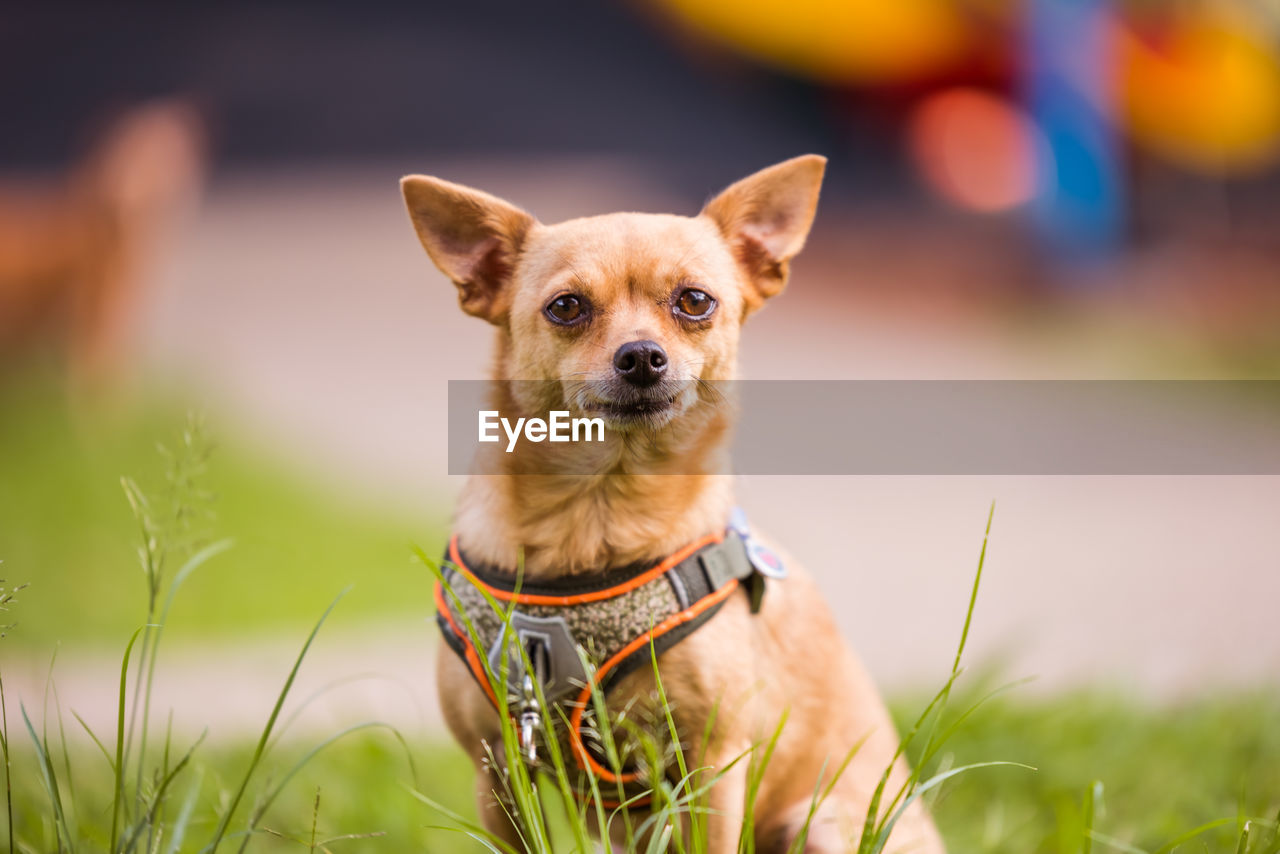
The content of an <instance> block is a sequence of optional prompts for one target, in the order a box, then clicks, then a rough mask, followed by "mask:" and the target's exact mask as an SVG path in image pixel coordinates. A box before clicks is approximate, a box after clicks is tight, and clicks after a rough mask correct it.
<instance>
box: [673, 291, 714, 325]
mask: <svg viewBox="0 0 1280 854" xmlns="http://www.w3.org/2000/svg"><path fill="white" fill-rule="evenodd" d="M715 307H716V301H715V299H714V298H713V297H712V296H711V294H709V293H707V292H706V291H700V290H698V289H697V288H685V290H684V291H683V292H681V294H680V296H679V297H677V298H676V311H678V312H680V313H681V314H683V315H684V316H685V317H695V318H703V317H708V316H709V315H710V314H711V312H712V311H713V310H714V309H715Z"/></svg>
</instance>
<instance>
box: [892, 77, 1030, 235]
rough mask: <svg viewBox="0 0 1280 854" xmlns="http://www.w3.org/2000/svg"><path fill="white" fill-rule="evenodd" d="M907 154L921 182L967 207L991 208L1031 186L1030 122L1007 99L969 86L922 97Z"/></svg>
mask: <svg viewBox="0 0 1280 854" xmlns="http://www.w3.org/2000/svg"><path fill="white" fill-rule="evenodd" d="M908 134H909V138H910V145H911V153H912V156H913V157H914V159H915V162H916V165H917V168H918V169H919V172H920V175H921V177H922V178H923V179H924V181H925V183H926V184H927V185H928V186H929V188H930V189H932V190H933V191H934V192H936V193H937V194H938V195H939V196H941V197H942V198H944V199H946V200H947V201H949V202H951V203H952V204H955V205H958V206H959V207H962V208H966V209H968V210H973V211H979V212H986V213H994V212H998V211H1004V210H1009V209H1011V208H1014V207H1017V206H1019V205H1021V204H1024V203H1025V202H1027V201H1029V200H1030V198H1031V196H1032V193H1033V192H1034V191H1035V159H1034V151H1033V145H1032V143H1033V139H1034V134H1033V128H1032V125H1031V122H1030V121H1029V120H1028V119H1027V117H1026V116H1025V115H1024V114H1023V112H1022V111H1021V110H1019V109H1018V108H1017V107H1016V106H1015V105H1013V104H1012V103H1010V102H1009V101H1008V100H1006V99H1004V98H1002V97H1000V96H998V95H995V94H991V93H989V92H984V91H982V90H979V89H972V88H953V89H948V90H945V91H943V92H939V93H938V94H936V95H930V96H929V97H927V98H925V99H924V100H923V101H922V102H921V103H920V105H919V106H918V107H917V108H916V109H915V111H914V112H913V114H912V116H911V121H910V126H909V131H908Z"/></svg>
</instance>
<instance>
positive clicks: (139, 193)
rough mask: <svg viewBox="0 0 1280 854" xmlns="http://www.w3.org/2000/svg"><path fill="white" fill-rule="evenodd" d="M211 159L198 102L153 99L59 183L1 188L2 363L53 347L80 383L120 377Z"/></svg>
mask: <svg viewBox="0 0 1280 854" xmlns="http://www.w3.org/2000/svg"><path fill="white" fill-rule="evenodd" d="M204 149H205V142H204V129H203V122H202V121H201V120H200V118H199V115H198V114H197V112H196V110H195V109H194V108H193V107H192V106H191V105H190V104H189V103H187V102H186V101H183V100H178V99H173V100H159V101H152V102H148V103H145V104H140V105H137V106H135V107H133V108H132V109H130V110H128V111H126V112H125V113H124V114H123V115H121V116H120V117H119V118H118V119H116V121H114V122H112V123H111V124H110V125H109V126H108V127H107V128H106V129H105V131H104V132H103V133H102V134H101V135H99V137H98V138H97V139H96V141H95V142H94V144H93V146H92V147H91V150H90V151H89V152H88V153H87V154H86V155H85V156H84V158H83V159H82V160H81V162H80V163H78V164H76V165H75V166H74V167H73V168H71V169H69V170H68V171H67V173H66V174H65V175H63V176H60V177H59V179H58V180H56V181H53V182H48V183H45V184H42V185H40V186H34V187H31V186H23V187H19V186H6V187H0V361H4V362H6V363H11V362H14V361H16V359H17V357H18V356H19V355H27V354H30V353H32V352H33V351H36V352H38V351H40V350H42V349H45V348H47V347H48V346H49V345H50V344H53V345H54V347H55V348H58V349H62V350H64V351H65V358H66V362H67V367H68V370H69V373H70V374H71V376H72V378H73V379H74V380H75V381H77V382H78V383H82V384H87V385H91V386H92V385H98V384H100V383H102V382H104V381H107V380H109V379H111V378H112V377H113V375H115V374H116V373H117V372H118V371H119V369H120V367H121V362H122V360H123V358H124V356H125V350H126V344H127V340H128V337H129V332H130V328H129V327H130V324H131V321H132V319H133V315H134V314H135V312H136V309H137V305H138V302H139V298H140V296H141V295H140V285H141V281H142V279H143V278H144V277H145V274H146V272H147V265H148V263H149V262H151V261H152V260H153V257H154V256H155V254H156V253H157V250H158V247H159V244H160V243H161V242H162V239H163V237H164V236H165V234H166V231H167V230H168V229H169V228H170V227H171V226H172V222H171V220H172V219H173V218H174V217H175V215H176V214H177V213H179V212H180V211H181V210H182V209H183V208H184V207H187V206H188V205H189V203H190V202H191V200H192V199H193V198H194V197H195V195H196V194H197V192H198V190H199V187H200V184H201V183H202V179H203V173H204Z"/></svg>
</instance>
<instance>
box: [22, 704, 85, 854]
mask: <svg viewBox="0 0 1280 854" xmlns="http://www.w3.org/2000/svg"><path fill="white" fill-rule="evenodd" d="M19 708H20V709H21V710H22V722H23V723H25V724H26V726H27V733H28V734H29V735H30V736H31V742H32V744H34V745H35V748H36V759H37V760H38V762H39V765H40V777H41V779H42V781H43V782H44V787H45V791H46V792H47V793H48V795H49V802H50V803H51V804H52V806H53V818H54V829H55V833H56V834H57V837H58V850H59V851H61V850H62V849H63V843H64V842H65V843H66V850H67V851H70V852H73V854H74V852H75V839H73V838H72V836H71V829H70V828H69V827H68V826H67V817H66V814H65V813H64V812H63V810H62V795H61V793H60V792H59V791H58V777H57V773H56V772H55V771H54V770H53V761H52V759H51V757H50V756H49V750H48V745H46V744H44V743H43V742H42V741H41V740H40V736H38V735H37V734H36V728H35V727H34V726H32V724H31V718H30V717H28V716H27V708H26V706H23V705H21V704H19Z"/></svg>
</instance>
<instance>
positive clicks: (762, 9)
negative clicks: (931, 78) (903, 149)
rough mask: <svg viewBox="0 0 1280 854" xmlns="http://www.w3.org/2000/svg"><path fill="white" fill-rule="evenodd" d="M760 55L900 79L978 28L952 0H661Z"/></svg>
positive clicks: (963, 50)
mask: <svg viewBox="0 0 1280 854" xmlns="http://www.w3.org/2000/svg"><path fill="white" fill-rule="evenodd" d="M658 3H659V5H661V6H663V7H665V8H666V9H668V10H669V11H670V12H672V13H674V14H675V16H676V17H677V18H678V19H680V20H682V21H683V22H684V23H686V24H687V25H689V26H692V27H693V28H694V29H696V30H699V31H701V32H703V33H705V34H707V35H709V36H711V37H713V38H715V39H716V40H718V41H720V42H723V43H725V44H728V45H730V46H731V47H733V48H735V49H736V50H738V51H740V52H742V53H744V54H747V55H748V56H751V57H753V58H755V59H757V60H760V61H763V62H766V63H769V64H771V65H775V66H778V67H781V68H784V69H786V70H788V71H790V72H792V73H796V74H802V75H805V76H808V77H813V78H817V79H820V80H823V81H826V82H829V83H852V82H862V81H872V82H890V81H893V82H898V81H903V80H909V79H913V78H917V77H923V76H926V75H930V74H935V73H938V72H941V71H944V70H946V69H947V68H949V67H951V66H952V65H953V64H955V63H956V62H958V61H960V60H963V59H964V58H966V57H967V56H968V55H969V54H970V53H971V51H972V50H973V49H974V47H975V45H976V43H977V35H978V34H977V33H976V31H975V28H974V26H973V24H972V23H971V20H970V18H968V17H966V16H965V15H964V14H963V13H962V12H961V10H960V9H959V8H958V7H957V4H956V3H954V2H951V0H790V2H784V0H658Z"/></svg>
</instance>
